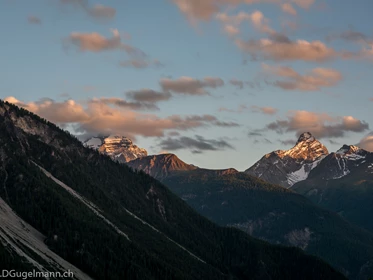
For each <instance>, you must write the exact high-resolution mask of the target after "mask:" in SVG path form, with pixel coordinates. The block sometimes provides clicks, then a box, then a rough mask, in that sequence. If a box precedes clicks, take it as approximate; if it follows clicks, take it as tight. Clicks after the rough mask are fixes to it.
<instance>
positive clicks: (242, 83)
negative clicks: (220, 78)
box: [229, 79, 244, 89]
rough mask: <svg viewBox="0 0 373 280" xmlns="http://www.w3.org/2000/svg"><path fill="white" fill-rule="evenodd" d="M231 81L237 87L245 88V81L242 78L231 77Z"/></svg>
mask: <svg viewBox="0 0 373 280" xmlns="http://www.w3.org/2000/svg"><path fill="white" fill-rule="evenodd" d="M229 83H230V84H231V85H233V86H235V87H237V88H238V89H243V88H244V82H243V81H241V80H237V79H231V80H230V81H229Z"/></svg>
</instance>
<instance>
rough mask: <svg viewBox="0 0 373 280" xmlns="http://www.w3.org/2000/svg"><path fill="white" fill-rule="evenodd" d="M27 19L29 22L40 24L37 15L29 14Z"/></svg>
mask: <svg viewBox="0 0 373 280" xmlns="http://www.w3.org/2000/svg"><path fill="white" fill-rule="evenodd" d="M27 21H28V23H30V24H41V19H40V18H39V17H37V16H29V17H28V18H27Z"/></svg>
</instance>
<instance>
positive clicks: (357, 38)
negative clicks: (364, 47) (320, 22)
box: [327, 30, 372, 43]
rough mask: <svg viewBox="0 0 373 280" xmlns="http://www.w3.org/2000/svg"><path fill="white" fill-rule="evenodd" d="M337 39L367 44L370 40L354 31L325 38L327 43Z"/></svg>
mask: <svg viewBox="0 0 373 280" xmlns="http://www.w3.org/2000/svg"><path fill="white" fill-rule="evenodd" d="M337 39H341V40H344V41H350V42H358V43H367V42H369V41H371V40H372V38H369V37H368V36H367V35H366V34H364V33H361V32H358V31H354V30H346V31H343V32H341V33H338V34H333V35H329V36H327V40H329V41H330V40H337Z"/></svg>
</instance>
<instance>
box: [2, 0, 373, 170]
mask: <svg viewBox="0 0 373 280" xmlns="http://www.w3.org/2000/svg"><path fill="white" fill-rule="evenodd" d="M252 2H254V4H252ZM372 10H373V2H372V1H369V0H358V1H349V0H341V1H338V3H337V2H336V1H332V0H330V1H321V0H266V1H265V0H258V1H244V0H242V1H238V0H219V1H218V0H199V1H196V0H165V1H163V0H159V1H151V0H142V1H131V0H128V1H119V0H118V1H116V0H108V1H101V2H99V1H84V0H33V1H21V0H4V1H2V2H1V9H0V21H1V22H0V23H1V24H0V34H1V36H2V38H3V40H2V47H1V52H0V61H1V65H2V68H1V70H0V92H1V94H0V97H1V98H4V99H7V100H8V101H11V102H13V103H16V104H18V105H19V106H23V107H25V108H27V109H29V110H31V111H34V112H35V113H37V114H40V115H42V116H43V117H45V118H47V119H49V120H51V121H54V122H57V123H58V124H60V125H61V126H63V127H66V128H68V129H70V130H72V131H73V132H74V133H77V134H83V135H84V136H87V137H88V136H90V135H95V134H98V133H117V134H123V135H127V136H129V137H131V138H134V139H135V143H136V144H138V145H139V146H141V147H144V148H146V149H147V150H148V151H149V153H150V154H155V153H160V152H165V151H167V152H172V153H175V154H177V155H178V156H179V157H180V158H181V159H182V160H184V161H186V162H188V163H193V164H195V165H198V166H201V167H207V168H228V167H234V168H237V169H238V170H244V169H246V168H248V167H250V166H251V165H252V164H253V163H254V162H255V161H256V160H258V159H259V158H261V157H262V156H263V155H264V154H265V153H268V152H270V151H272V150H277V149H288V148H290V147H291V146H292V145H293V144H294V142H295V141H296V140H297V135H299V134H300V133H301V132H303V131H311V132H312V133H313V134H314V135H315V136H316V137H317V138H319V139H320V141H321V142H323V143H324V144H325V145H326V146H327V148H328V149H329V150H330V151H335V150H337V149H338V148H340V147H341V146H342V144H345V143H346V144H358V143H359V145H360V146H361V147H363V148H365V149H368V150H373V145H372V136H371V135H370V132H371V127H372V125H373V123H372V121H371V120H372V110H371V106H372V105H373V104H372V101H371V100H372V98H373V81H372V78H371V77H372V70H373V18H372V17H371V11H372Z"/></svg>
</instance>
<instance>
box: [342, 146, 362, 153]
mask: <svg viewBox="0 0 373 280" xmlns="http://www.w3.org/2000/svg"><path fill="white" fill-rule="evenodd" d="M359 151H362V149H360V148H359V147H357V146H354V145H346V144H345V145H343V146H342V148H340V149H339V150H338V151H337V152H336V154H354V153H357V152H359Z"/></svg>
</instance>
